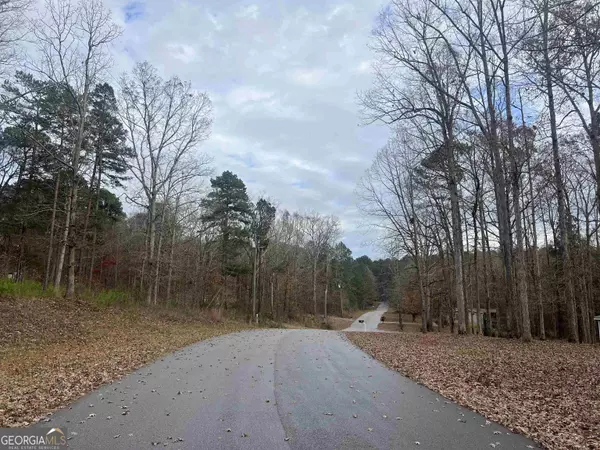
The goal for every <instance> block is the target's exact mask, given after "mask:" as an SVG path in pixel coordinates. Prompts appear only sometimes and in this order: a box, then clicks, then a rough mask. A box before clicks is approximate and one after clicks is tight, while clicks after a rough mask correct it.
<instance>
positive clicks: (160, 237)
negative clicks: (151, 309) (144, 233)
mask: <svg viewBox="0 0 600 450" xmlns="http://www.w3.org/2000/svg"><path fill="white" fill-rule="evenodd" d="M166 213H167V211H166V202H165V203H164V206H163V208H162V214H161V217H160V231H159V232H158V243H157V245H156V256H155V269H154V287H153V294H152V303H153V304H154V305H156V304H158V286H159V284H160V283H159V281H160V262H161V254H160V252H161V251H162V242H163V236H164V232H165V216H166Z"/></svg>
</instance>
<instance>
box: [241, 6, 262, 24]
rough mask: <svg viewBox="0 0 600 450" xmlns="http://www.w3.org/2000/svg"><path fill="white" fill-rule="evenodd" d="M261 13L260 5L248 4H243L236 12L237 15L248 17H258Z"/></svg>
mask: <svg viewBox="0 0 600 450" xmlns="http://www.w3.org/2000/svg"><path fill="white" fill-rule="evenodd" d="M259 15H260V12H259V7H258V5H247V6H243V7H242V8H241V9H240V10H239V11H238V12H237V14H236V16H237V17H242V18H247V19H254V20H256V19H258V16H259Z"/></svg>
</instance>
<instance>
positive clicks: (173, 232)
mask: <svg viewBox="0 0 600 450" xmlns="http://www.w3.org/2000/svg"><path fill="white" fill-rule="evenodd" d="M178 214H179V195H178V196H177V199H176V200H175V211H174V212H173V223H172V224H171V248H170V249H169V269H168V275H167V301H168V302H170V301H171V283H172V281H173V257H174V254H175V236H176V228H177V215H178Z"/></svg>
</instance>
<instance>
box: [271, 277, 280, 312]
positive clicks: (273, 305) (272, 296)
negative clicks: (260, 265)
mask: <svg viewBox="0 0 600 450" xmlns="http://www.w3.org/2000/svg"><path fill="white" fill-rule="evenodd" d="M270 280H271V317H272V318H273V320H277V316H278V314H277V311H276V309H275V272H272V273H271V279H270Z"/></svg>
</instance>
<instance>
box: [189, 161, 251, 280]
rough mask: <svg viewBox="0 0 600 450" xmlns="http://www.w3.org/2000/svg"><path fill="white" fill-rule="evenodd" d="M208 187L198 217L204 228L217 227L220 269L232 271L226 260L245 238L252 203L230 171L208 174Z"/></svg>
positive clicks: (239, 247) (248, 230)
mask: <svg viewBox="0 0 600 450" xmlns="http://www.w3.org/2000/svg"><path fill="white" fill-rule="evenodd" d="M210 184H211V187H212V191H211V192H210V193H209V194H208V195H207V196H206V198H204V199H202V202H201V206H202V207H203V208H204V214H203V215H202V221H203V223H204V224H205V225H206V226H207V228H208V229H217V230H218V231H219V233H220V237H221V251H222V272H223V274H224V275H227V274H234V273H232V272H233V270H232V267H230V266H229V261H230V259H231V257H232V256H236V255H237V254H238V253H239V250H240V249H241V248H242V245H243V244H245V243H247V242H248V238H249V236H250V225H251V223H252V205H251V203H250V200H249V199H248V194H247V193H246V185H245V184H244V182H243V181H242V180H240V179H239V178H238V176H237V175H235V174H233V173H231V172H230V171H225V172H223V173H222V174H221V175H220V176H218V177H216V178H211V180H210Z"/></svg>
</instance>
